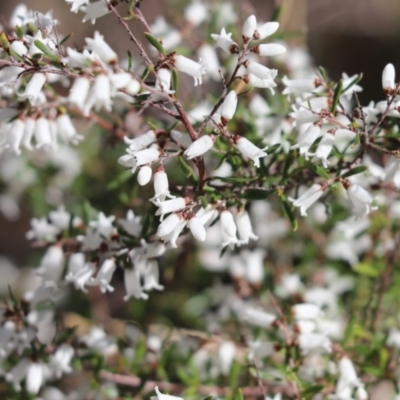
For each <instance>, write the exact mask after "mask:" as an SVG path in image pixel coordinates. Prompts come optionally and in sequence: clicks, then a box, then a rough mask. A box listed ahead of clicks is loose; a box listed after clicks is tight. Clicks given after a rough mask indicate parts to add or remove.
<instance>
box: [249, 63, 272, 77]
mask: <svg viewBox="0 0 400 400" xmlns="http://www.w3.org/2000/svg"><path fill="white" fill-rule="evenodd" d="M246 69H247V71H248V72H249V73H250V74H253V75H255V76H256V77H258V78H260V79H267V80H271V79H274V78H275V76H276V70H274V69H269V68H267V67H265V66H264V65H261V64H259V63H257V62H254V61H248V62H246Z"/></svg>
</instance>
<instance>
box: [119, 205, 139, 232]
mask: <svg viewBox="0 0 400 400" xmlns="http://www.w3.org/2000/svg"><path fill="white" fill-rule="evenodd" d="M140 220H141V218H140V217H139V216H135V214H134V212H133V211H132V210H128V211H127V213H126V217H125V219H119V220H118V223H119V225H121V226H122V228H124V229H125V230H126V231H127V232H128V233H129V234H130V235H132V236H136V237H139V236H140V232H141V231H142V224H141V222H140Z"/></svg>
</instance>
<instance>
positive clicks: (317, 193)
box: [288, 183, 324, 217]
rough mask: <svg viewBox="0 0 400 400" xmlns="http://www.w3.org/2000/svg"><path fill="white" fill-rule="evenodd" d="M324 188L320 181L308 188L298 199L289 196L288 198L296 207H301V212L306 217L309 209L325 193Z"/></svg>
mask: <svg viewBox="0 0 400 400" xmlns="http://www.w3.org/2000/svg"><path fill="white" fill-rule="evenodd" d="M323 193H324V189H323V187H322V186H321V185H320V184H319V183H314V184H313V185H312V186H311V187H310V188H309V189H307V190H306V191H305V192H304V193H303V194H302V195H301V196H300V197H299V198H298V199H293V198H292V197H288V200H289V201H290V202H291V203H293V205H294V206H295V207H299V208H300V214H301V215H302V216H303V217H305V216H306V215H307V209H308V208H309V207H311V206H312V205H313V204H314V203H315V202H316V201H318V199H319V198H320V197H321V196H322V195H323Z"/></svg>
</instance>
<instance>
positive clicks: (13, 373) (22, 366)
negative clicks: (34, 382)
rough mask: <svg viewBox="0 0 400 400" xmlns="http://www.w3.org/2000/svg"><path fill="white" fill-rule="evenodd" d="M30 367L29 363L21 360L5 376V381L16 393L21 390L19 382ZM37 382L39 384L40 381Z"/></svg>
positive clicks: (26, 360) (24, 359)
mask: <svg viewBox="0 0 400 400" xmlns="http://www.w3.org/2000/svg"><path fill="white" fill-rule="evenodd" d="M30 365H31V361H29V360H28V359H26V358H23V359H22V360H20V361H19V362H18V364H16V365H15V366H14V367H13V368H12V369H11V370H10V371H9V372H8V373H7V374H6V380H7V381H8V382H12V384H13V386H14V389H15V390H16V391H18V392H19V391H20V390H21V381H22V380H23V379H24V378H25V376H26V374H27V371H28V368H29V366H30ZM31 374H32V371H31ZM39 374H40V373H39ZM39 382H40V383H41V379H40V380H39Z"/></svg>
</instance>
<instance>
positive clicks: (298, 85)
mask: <svg viewBox="0 0 400 400" xmlns="http://www.w3.org/2000/svg"><path fill="white" fill-rule="evenodd" d="M282 83H283V84H284V85H285V86H286V88H285V89H284V91H283V92H282V93H283V94H302V93H309V92H312V91H313V90H315V79H314V78H310V79H288V78H287V77H286V76H284V77H283V78H282Z"/></svg>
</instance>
